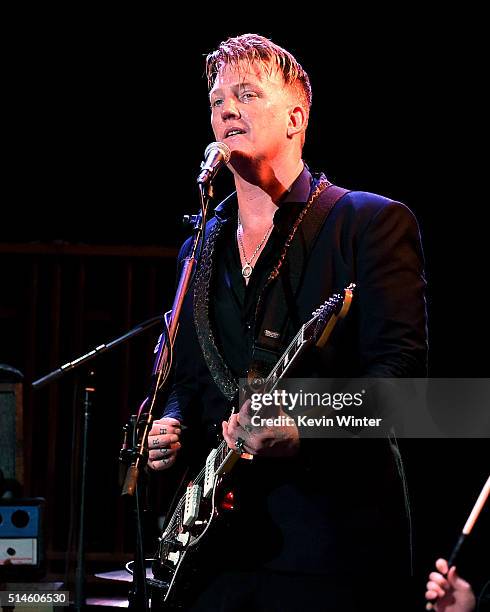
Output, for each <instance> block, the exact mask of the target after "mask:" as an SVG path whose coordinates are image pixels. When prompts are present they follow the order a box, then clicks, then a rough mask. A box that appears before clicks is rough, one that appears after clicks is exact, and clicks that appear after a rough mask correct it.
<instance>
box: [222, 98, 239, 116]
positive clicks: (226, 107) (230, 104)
mask: <svg viewBox="0 0 490 612" xmlns="http://www.w3.org/2000/svg"><path fill="white" fill-rule="evenodd" d="M239 117H240V111H239V110H238V105H237V101H236V100H235V99H234V98H227V99H225V100H224V101H223V104H222V106H221V118H222V119H223V121H225V120H226V119H234V118H239Z"/></svg>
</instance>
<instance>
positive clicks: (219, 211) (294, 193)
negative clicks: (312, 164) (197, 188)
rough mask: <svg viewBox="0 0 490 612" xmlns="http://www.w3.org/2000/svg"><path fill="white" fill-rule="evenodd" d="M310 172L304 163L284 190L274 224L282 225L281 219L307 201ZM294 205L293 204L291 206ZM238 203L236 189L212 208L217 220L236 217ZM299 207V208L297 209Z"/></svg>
mask: <svg viewBox="0 0 490 612" xmlns="http://www.w3.org/2000/svg"><path fill="white" fill-rule="evenodd" d="M311 181H312V176H311V172H310V170H309V168H308V166H307V165H306V164H304V167H303V170H302V171H301V173H300V174H299V176H298V177H297V178H296V179H295V181H294V182H293V184H292V185H291V187H290V188H289V189H288V190H287V191H286V193H285V194H284V196H283V197H282V198H281V200H280V202H279V210H278V211H276V214H275V215H274V224H279V225H282V221H281V219H282V218H283V217H288V218H289V216H290V214H291V213H294V212H296V211H297V212H299V210H301V208H303V206H304V205H305V204H306V202H307V201H308V197H309V195H310V191H311ZM291 205H294V206H291ZM237 207H238V203H237V198H236V191H234V192H233V193H230V195H229V196H228V197H226V198H225V199H224V200H223V201H222V202H220V203H219V204H218V206H216V208H215V209H214V214H215V216H216V218H217V220H218V221H219V222H221V223H226V222H227V221H228V220H229V219H230V218H236V211H237ZM290 209H292V210H290ZM298 209H299V210H298Z"/></svg>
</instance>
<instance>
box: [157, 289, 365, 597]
mask: <svg viewBox="0 0 490 612" xmlns="http://www.w3.org/2000/svg"><path fill="white" fill-rule="evenodd" d="M354 288H355V285H354V284H351V285H349V286H348V287H347V288H345V289H344V291H343V294H335V295H333V296H332V297H330V298H329V299H328V300H327V301H326V302H324V303H323V304H322V305H321V306H320V307H319V308H318V309H317V310H315V311H314V312H313V313H312V315H313V316H312V318H311V319H310V320H309V321H308V322H307V323H305V324H304V325H302V326H301V329H300V330H299V332H298V333H297V334H296V336H295V337H294V338H293V340H292V342H291V343H290V345H289V346H288V348H287V349H286V351H285V352H284V353H283V355H282V357H281V358H280V359H279V361H278V362H277V364H276V365H275V366H274V368H273V369H272V371H271V372H270V374H269V375H268V377H267V378H266V379H265V380H264V381H262V383H261V392H262V393H271V392H273V391H274V388H275V387H276V386H277V383H278V382H279V381H280V380H281V378H283V377H284V375H285V374H286V373H287V372H288V371H289V370H290V369H291V367H292V366H293V364H294V362H295V361H297V360H298V358H299V356H300V355H301V354H302V353H303V352H304V351H305V350H306V349H307V348H308V347H309V346H311V345H313V344H315V345H316V346H318V347H322V346H324V345H325V343H326V342H327V340H328V338H329V337H330V334H331V333H332V330H333V328H334V326H335V324H336V322H337V321H338V320H339V319H342V318H344V317H345V316H346V314H347V312H348V311H349V308H350V305H351V302H352V298H353V291H354ZM240 456H241V455H240V453H239V452H237V451H234V450H230V448H229V447H228V446H227V444H226V442H225V440H222V442H221V443H220V444H219V445H218V446H217V447H216V448H213V449H212V450H211V452H210V453H209V455H208V456H207V459H206V463H205V465H204V466H203V468H202V469H201V471H200V472H199V473H198V474H197V476H196V477H195V478H194V479H193V480H192V481H190V482H189V483H188V484H187V486H186V488H185V493H184V494H183V495H182V497H181V498H180V500H179V501H178V503H177V504H176V507H175V510H174V512H173V514H172V516H171V517H170V519H169V520H168V521H167V523H166V525H165V527H164V529H163V533H162V535H161V536H160V538H159V539H158V547H157V552H156V554H155V559H154V561H153V573H154V578H151V579H148V582H149V584H150V585H151V586H153V587H156V589H155V590H154V594H153V597H155V596H158V597H159V600H160V604H161V607H162V608H163V609H165V608H170V607H172V608H174V609H175V608H177V609H178V608H179V601H178V594H177V592H178V591H179V589H180V587H181V588H182V592H184V591H186V592H187V591H188V589H187V586H190V585H189V584H188V583H190V580H189V577H190V576H191V575H192V573H193V571H195V568H194V569H193V568H192V567H191V558H192V557H193V556H194V554H195V553H196V551H197V550H198V549H199V545H200V544H201V543H202V541H203V539H204V538H205V537H206V535H207V534H208V532H209V531H210V528H211V526H212V525H214V524H216V523H217V522H219V521H218V519H219V517H220V516H221V515H222V509H223V508H226V496H225V500H224V503H223V499H222V498H223V495H222V494H221V492H222V491H223V484H224V483H225V481H226V476H227V474H228V473H229V472H230V471H231V469H232V468H233V466H234V465H235V463H236V462H237V461H238V460H239V459H240ZM242 456H243V458H244V459H245V458H248V459H250V458H251V456H250V455H248V456H247V457H246V456H244V455H242ZM230 505H231V504H230V503H228V506H230ZM194 565H195V564H194ZM185 568H187V569H185ZM185 576H187V580H186V578H185Z"/></svg>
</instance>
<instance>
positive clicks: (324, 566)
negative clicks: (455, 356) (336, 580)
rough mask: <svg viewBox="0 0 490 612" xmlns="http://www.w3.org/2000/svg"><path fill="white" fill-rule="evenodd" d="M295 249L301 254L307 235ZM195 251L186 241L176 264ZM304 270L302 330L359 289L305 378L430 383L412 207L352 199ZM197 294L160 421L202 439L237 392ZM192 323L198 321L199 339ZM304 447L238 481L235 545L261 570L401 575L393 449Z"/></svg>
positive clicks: (220, 214)
mask: <svg viewBox="0 0 490 612" xmlns="http://www.w3.org/2000/svg"><path fill="white" fill-rule="evenodd" d="M305 172H307V171H305ZM230 206H231V207H233V206H235V207H236V202H234V201H233V199H231V200H230V199H229V200H228V202H226V203H225V204H224V205H222V206H221V207H218V209H217V214H216V216H215V217H214V218H213V219H212V220H211V221H209V223H208V224H207V228H206V236H207V237H210V238H209V239H208V241H207V242H208V245H209V243H210V242H213V240H214V238H215V236H214V237H213V234H216V233H218V234H219V231H220V225H221V224H223V223H226V221H227V218H228V216H229V213H228V212H227V208H228V207H230ZM295 240H297V241H299V244H303V241H302V233H301V226H300V228H299V230H298V232H297V235H296V236H295ZM188 247H189V241H188V242H186V243H185V244H184V246H183V248H182V249H181V252H180V255H179V260H182V259H183V258H184V257H185V256H186V254H187V249H188ZM213 257H214V254H213V252H212V248H210V249H208V250H206V249H205V251H204V257H203V261H202V262H201V266H204V267H205V266H208V272H209V271H211V272H210V273H211V275H212V269H213ZM303 258H304V266H303V272H302V276H301V279H300V282H299V285H298V292H297V295H296V299H295V305H296V308H297V313H296V315H297V317H298V318H299V320H300V321H301V322H305V321H307V320H308V319H309V318H310V317H311V312H312V311H313V310H314V309H315V308H316V307H317V306H318V305H319V304H321V303H322V302H323V301H324V300H325V299H327V298H328V297H329V296H330V295H331V294H332V293H333V292H336V291H339V290H342V289H343V288H344V287H345V286H346V285H348V284H349V283H351V282H354V283H356V286H357V289H356V296H355V299H354V302H353V308H352V309H351V312H350V313H349V315H348V317H347V318H346V319H345V321H343V322H342V324H341V325H340V326H339V328H338V329H336V333H335V336H334V337H333V338H332V340H331V341H330V342H329V343H328V344H327V346H326V347H325V348H324V349H323V350H322V351H321V354H320V355H316V356H315V358H314V359H313V360H311V361H310V363H309V364H308V369H309V371H308V374H310V375H313V376H343V377H350V376H370V377H417V376H424V375H425V373H426V357H427V340H426V310H425V300H424V289H425V280H424V275H423V255H422V248H421V241H420V233H419V229H418V226H417V222H416V220H415V218H414V216H413V214H412V213H411V212H410V210H409V209H408V208H407V207H406V206H404V205H403V204H400V203H398V202H393V201H391V200H388V199H386V198H384V197H381V196H379V195H375V194H371V193H365V192H349V193H348V194H346V195H345V196H344V197H342V198H341V199H340V200H339V201H338V202H337V204H336V205H335V207H334V209H333V210H332V212H331V213H330V215H329V217H328V218H327V220H326V222H325V224H324V226H323V227H322V229H321V231H320V232H319V234H318V236H317V239H316V242H315V244H314V246H313V248H312V249H311V251H310V252H309V253H307V251H306V247H305V251H304V253H303ZM211 278H212V276H211ZM201 280H202V279H201ZM208 280H209V278H208ZM196 286H197V290H196V291H194V288H193V289H191V291H190V292H189V293H188V295H187V297H186V299H185V302H184V307H183V312H182V318H181V323H180V329H179V334H178V338H177V341H176V346H175V366H176V367H175V378H174V385H173V388H172V391H171V394H170V396H169V398H168V401H167V405H166V408H165V411H164V414H165V415H167V416H175V417H177V418H179V419H181V420H183V421H184V422H187V423H188V424H192V427H194V428H195V427H196V426H200V427H202V428H203V431H204V430H212V429H213V427H214V424H216V423H220V422H221V420H222V419H223V418H226V417H227V416H228V414H227V411H228V410H229V407H230V397H231V395H232V390H233V385H232V382H230V380H229V379H230V372H229V371H227V369H226V364H224V363H223V360H222V358H221V357H220V355H219V351H218V349H217V348H216V342H215V339H214V337H213V330H212V325H211V322H210V321H209V317H208V316H207V314H208V310H207V307H208V302H209V295H208V294H207V287H208V286H209V283H208V284H207V283H206V282H200V281H199V280H198V281H197V284H196ZM265 302H267V300H265ZM194 311H198V313H200V314H199V316H198V317H197V325H198V326H199V329H198V334H196V321H195V317H194V315H195V312H194ZM290 331H291V334H293V333H294V332H296V331H297V330H292V329H291V330H290ZM198 336H199V339H198ZM301 445H302V450H301V452H300V455H299V456H298V457H296V458H295V459H292V460H291V459H287V460H286V459H260V460H259V461H254V462H252V464H253V465H251V466H245V467H243V468H242V469H241V472H240V469H239V470H238V472H236V473H237V474H238V476H237V478H239V479H240V487H239V488H240V490H241V491H242V515H241V516H242V519H241V520H238V522H237V523H236V524H237V525H238V527H237V531H236V534H237V536H236V537H238V538H239V539H241V540H242V541H243V542H244V545H247V546H248V547H249V548H250V546H252V547H253V548H254V550H255V553H254V555H255V556H254V562H255V563H262V564H265V565H266V566H267V567H271V568H274V569H278V570H286V571H296V572H297V571H305V572H310V573H311V572H323V573H330V572H340V573H342V572H348V571H349V569H348V568H349V566H350V565H351V561H352V555H353V554H355V555H356V557H357V558H358V559H365V560H366V561H368V562H369V563H370V564H371V566H372V567H374V566H376V559H378V561H379V562H380V563H381V560H382V559H383V558H384V559H386V558H387V556H386V555H387V554H389V555H391V557H390V564H389V565H390V568H393V567H394V566H395V565H396V563H395V561H394V559H395V556H396V555H394V548H395V547H396V542H397V541H398V540H396V538H395V535H401V536H403V538H404V543H405V546H404V549H405V550H407V547H408V544H407V543H408V535H407V534H406V533H404V532H403V533H402V532H400V530H399V529H398V530H397V529H396V528H395V527H394V521H392V520H391V519H393V518H394V517H395V515H396V514H397V513H398V514H400V513H401V514H403V509H402V508H403V506H402V502H401V496H400V483H399V481H397V479H396V476H395V473H396V468H395V463H394V462H393V460H392V457H391V453H390V449H389V446H388V444H384V441H383V440H323V441H316V440H313V441H302V443H301ZM394 500H396V503H394ZM397 504H398V505H397ZM238 516H240V513H238ZM244 517H247V518H244ZM392 527H393V528H392ZM228 536H229V534H228ZM388 550H389V553H387V551H388ZM385 553H386V554H385ZM405 560H406V559H405ZM236 561H237V563H238V562H239V560H238V559H237V560H236ZM356 566H357V567H358V565H357V564H356Z"/></svg>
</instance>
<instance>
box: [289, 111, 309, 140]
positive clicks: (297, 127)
mask: <svg viewBox="0 0 490 612" xmlns="http://www.w3.org/2000/svg"><path fill="white" fill-rule="evenodd" d="M307 123H308V114H307V113H306V110H305V109H304V108H303V107H302V106H301V105H300V104H296V105H295V106H293V107H292V108H291V110H290V111H289V122H288V138H292V137H293V136H294V135H295V134H299V133H300V132H304V131H305V129H306V124H307Z"/></svg>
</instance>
